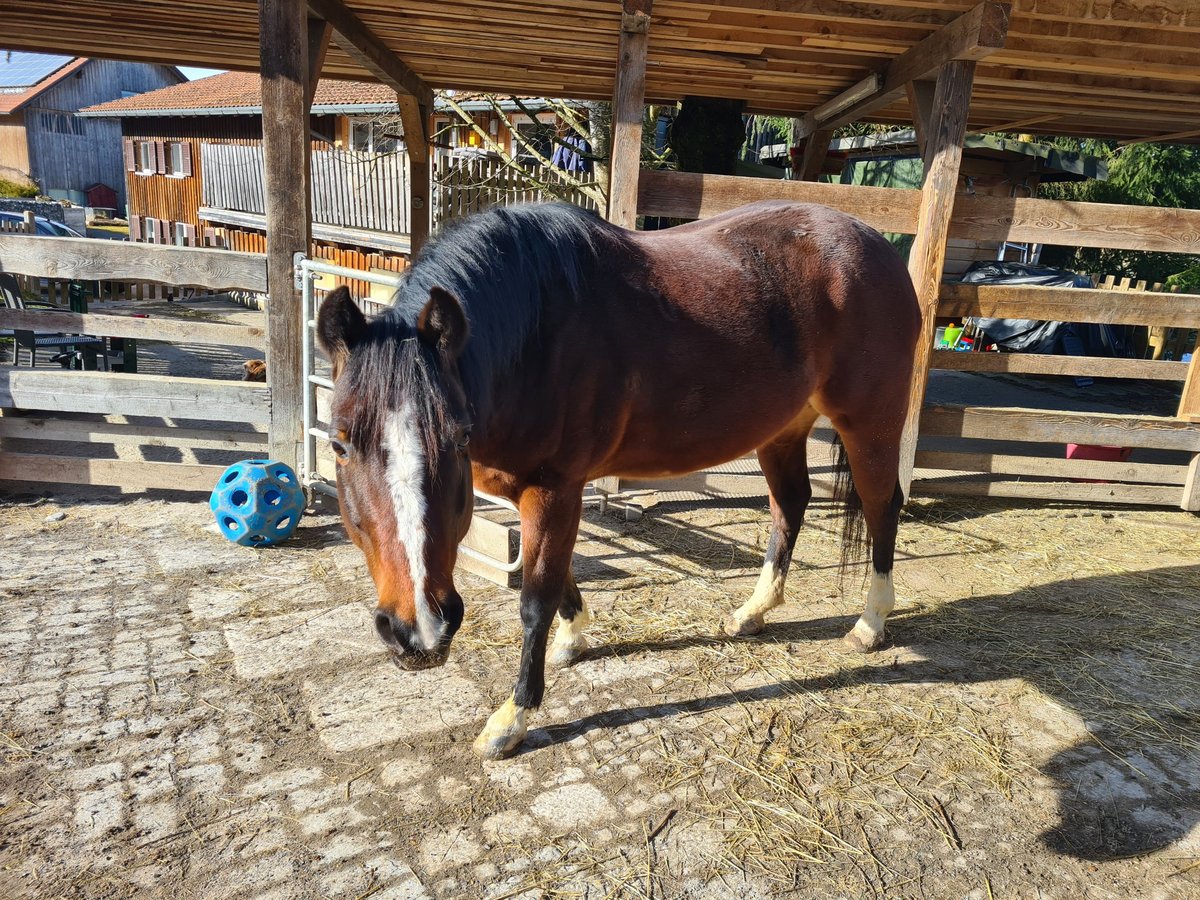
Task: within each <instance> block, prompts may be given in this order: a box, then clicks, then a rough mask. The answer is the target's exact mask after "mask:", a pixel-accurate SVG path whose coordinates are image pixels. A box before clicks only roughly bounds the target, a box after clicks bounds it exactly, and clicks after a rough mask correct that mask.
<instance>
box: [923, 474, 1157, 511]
mask: <svg viewBox="0 0 1200 900" xmlns="http://www.w3.org/2000/svg"><path fill="white" fill-rule="evenodd" d="M912 490H913V493H914V494H916V495H918V496H934V497H936V496H942V495H946V494H952V495H958V496H966V497H1014V498H1022V499H1026V500H1057V501H1060V502H1063V503H1123V504H1127V505H1139V506H1176V505H1177V504H1178V503H1179V487H1178V486H1177V485H1170V486H1166V485H1158V484H1121V483H1119V482H1112V483H1109V484H1081V483H1080V482H1077V481H1027V480H1023V479H1022V480H1017V481H1007V480H1004V481H999V480H990V479H989V480H984V479H982V478H978V477H976V478H947V479H941V478H922V479H921V480H920V481H914V482H913V486H912Z"/></svg>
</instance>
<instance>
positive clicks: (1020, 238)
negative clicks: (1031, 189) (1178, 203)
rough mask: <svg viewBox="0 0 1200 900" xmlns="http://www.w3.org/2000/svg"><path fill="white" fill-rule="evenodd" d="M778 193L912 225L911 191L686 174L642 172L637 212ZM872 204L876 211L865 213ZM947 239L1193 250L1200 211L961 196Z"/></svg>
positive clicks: (687, 213) (906, 227)
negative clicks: (879, 206)
mask: <svg viewBox="0 0 1200 900" xmlns="http://www.w3.org/2000/svg"><path fill="white" fill-rule="evenodd" d="M864 191H869V192H876V193H862V192H864ZM780 197H786V198H790V199H795V200H801V201H806V202H812V203H824V204H825V205H827V206H834V207H836V208H838V209H842V210H844V211H845V212H848V213H850V214H851V215H854V216H858V217H859V218H861V219H862V220H863V221H864V222H867V224H869V225H871V226H872V227H873V228H878V229H879V230H880V231H895V232H900V233H903V234H915V233H916V230H917V208H918V206H919V205H920V194H919V193H918V192H916V191H907V190H900V189H897V188H870V187H859V186H850V185H833V184H813V183H811V182H810V183H805V182H795V181H768V180H766V179H762V178H741V177H737V176H734V175H699V174H696V173H693V172H667V171H659V170H646V171H643V172H642V173H641V175H640V188H639V197H638V212H639V213H640V214H641V215H648V216H679V217H682V218H693V219H696V218H705V217H707V216H715V215H717V214H718V213H722V212H725V211H726V210H729V209H733V208H734V207H735V206H740V205H742V204H743V203H749V202H751V201H752V200H763V199H771V198H780ZM822 198H824V199H822ZM885 198H888V199H885ZM876 203H882V204H883V208H881V209H878V210H876V211H875V212H872V207H873V206H874V205H875V204H876ZM884 221H886V224H877V223H880V222H884ZM950 237H952V238H962V239H965V240H976V241H1003V240H1009V241H1015V242H1020V243H1036V244H1060V245H1065V246H1072V247H1104V248H1116V249H1125V250H1148V251H1153V252H1159V253H1191V254H1200V210H1196V209H1166V208H1160V207H1154V206H1125V205H1122V204H1117V203H1083V202H1079V201H1074V200H1036V199H1033V198H1029V197H990V196H988V195H986V194H965V193H960V194H959V195H958V196H957V197H956V198H955V200H954V212H953V215H952V218H951V220H950Z"/></svg>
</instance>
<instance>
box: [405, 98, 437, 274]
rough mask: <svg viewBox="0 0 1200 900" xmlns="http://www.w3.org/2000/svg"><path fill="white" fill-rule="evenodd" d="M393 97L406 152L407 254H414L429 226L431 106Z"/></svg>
mask: <svg viewBox="0 0 1200 900" xmlns="http://www.w3.org/2000/svg"><path fill="white" fill-rule="evenodd" d="M396 96H397V97H398V98H399V99H400V113H401V116H402V118H403V120H404V146H405V147H406V148H407V152H408V243H409V248H410V249H409V253H410V255H411V256H415V255H416V254H417V253H418V252H419V251H420V250H421V248H422V247H423V246H424V245H425V241H426V240H428V239H429V232H430V230H431V229H432V228H433V157H432V156H431V155H430V153H429V142H430V140H431V139H432V135H433V123H432V120H431V117H430V113H431V111H432V108H431V107H429V106H425V105H423V104H421V103H418V102H417V100H416V98H415V97H408V96H405V95H404V94H397V95H396ZM409 135H412V136H411V137H410V136H409Z"/></svg>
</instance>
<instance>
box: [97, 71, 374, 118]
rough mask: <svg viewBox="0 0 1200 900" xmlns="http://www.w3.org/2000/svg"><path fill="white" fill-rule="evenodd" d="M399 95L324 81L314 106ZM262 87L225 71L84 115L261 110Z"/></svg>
mask: <svg viewBox="0 0 1200 900" xmlns="http://www.w3.org/2000/svg"><path fill="white" fill-rule="evenodd" d="M395 102H396V92H395V91H394V90H392V89H391V88H389V87H387V86H386V85H382V84H376V83H372V82H366V81H332V80H330V79H327V78H322V79H321V81H320V82H319V83H318V84H317V93H316V96H315V97H314V98H313V105H314V106H341V105H353V104H358V103H395ZM261 108H262V88H261V82H260V80H259V76H258V73H257V72H225V73H223V74H221V75H210V76H209V77H208V78H200V79H197V80H196V81H186V82H184V83H183V84H175V85H172V86H170V87H165V88H159V89H158V90H156V91H147V92H146V93H144V94H137V95H135V96H133V97H125V98H123V99H121V100H110V101H109V102H108V103H98V104H97V105H95V106H89V107H87V108H86V109H84V110H81V111H82V112H88V113H100V112H103V113H112V114H113V115H120V114H121V113H123V112H131V113H142V114H144V113H146V112H150V111H158V110H163V111H167V110H177V109H179V110H189V109H194V110H201V109H256V110H257V109H261Z"/></svg>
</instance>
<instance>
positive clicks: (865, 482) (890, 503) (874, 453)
mask: <svg viewBox="0 0 1200 900" xmlns="http://www.w3.org/2000/svg"><path fill="white" fill-rule="evenodd" d="M834 424H835V427H836V425H837V422H836V420H835V422H834ZM872 424H873V425H874V426H875V427H872V428H868V429H864V430H863V432H862V433H861V434H860V433H857V432H855V431H853V430H851V429H846V430H842V429H839V434H841V436H842V442H843V444H844V445H845V447H846V456H847V458H848V459H849V461H850V472H851V474H852V475H853V477H854V489H855V491H856V492H857V493H858V496H859V498H860V499H861V501H862V513H863V517H864V519H865V520H866V526H867V532H868V533H869V534H870V536H871V569H872V572H871V587H870V589H869V590H868V591H867V604H866V608H865V609H864V610H863V613H862V615H861V616H860V617H859V619H858V621H857V622H855V623H854V627H853V628H852V629H851V630H850V633H849V634H847V635H846V642H847V643H848V644H849V645H850V646H851V647H853V648H854V649H855V650H859V651H861V652H867V651H869V650H874V649H876V648H877V647H878V646H879V645H880V644H881V643H883V629H884V622H885V621H886V620H887V617H888V614H889V613H891V611H892V609H893V608H894V607H895V605H896V591H895V588H894V587H893V585H892V567H893V564H894V560H895V553H896V531H897V529H898V527H899V523H900V510H901V508H902V507H903V506H904V493H903V492H902V491H901V490H900V480H899V477H898V471H899V453H900V449H899V448H900V432H901V428H902V423H896V427H895V428H894V429H891V428H885V427H882V426H881V424H880V423H878V422H876V423H872ZM893 431H894V434H893V433H892V432H893Z"/></svg>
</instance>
